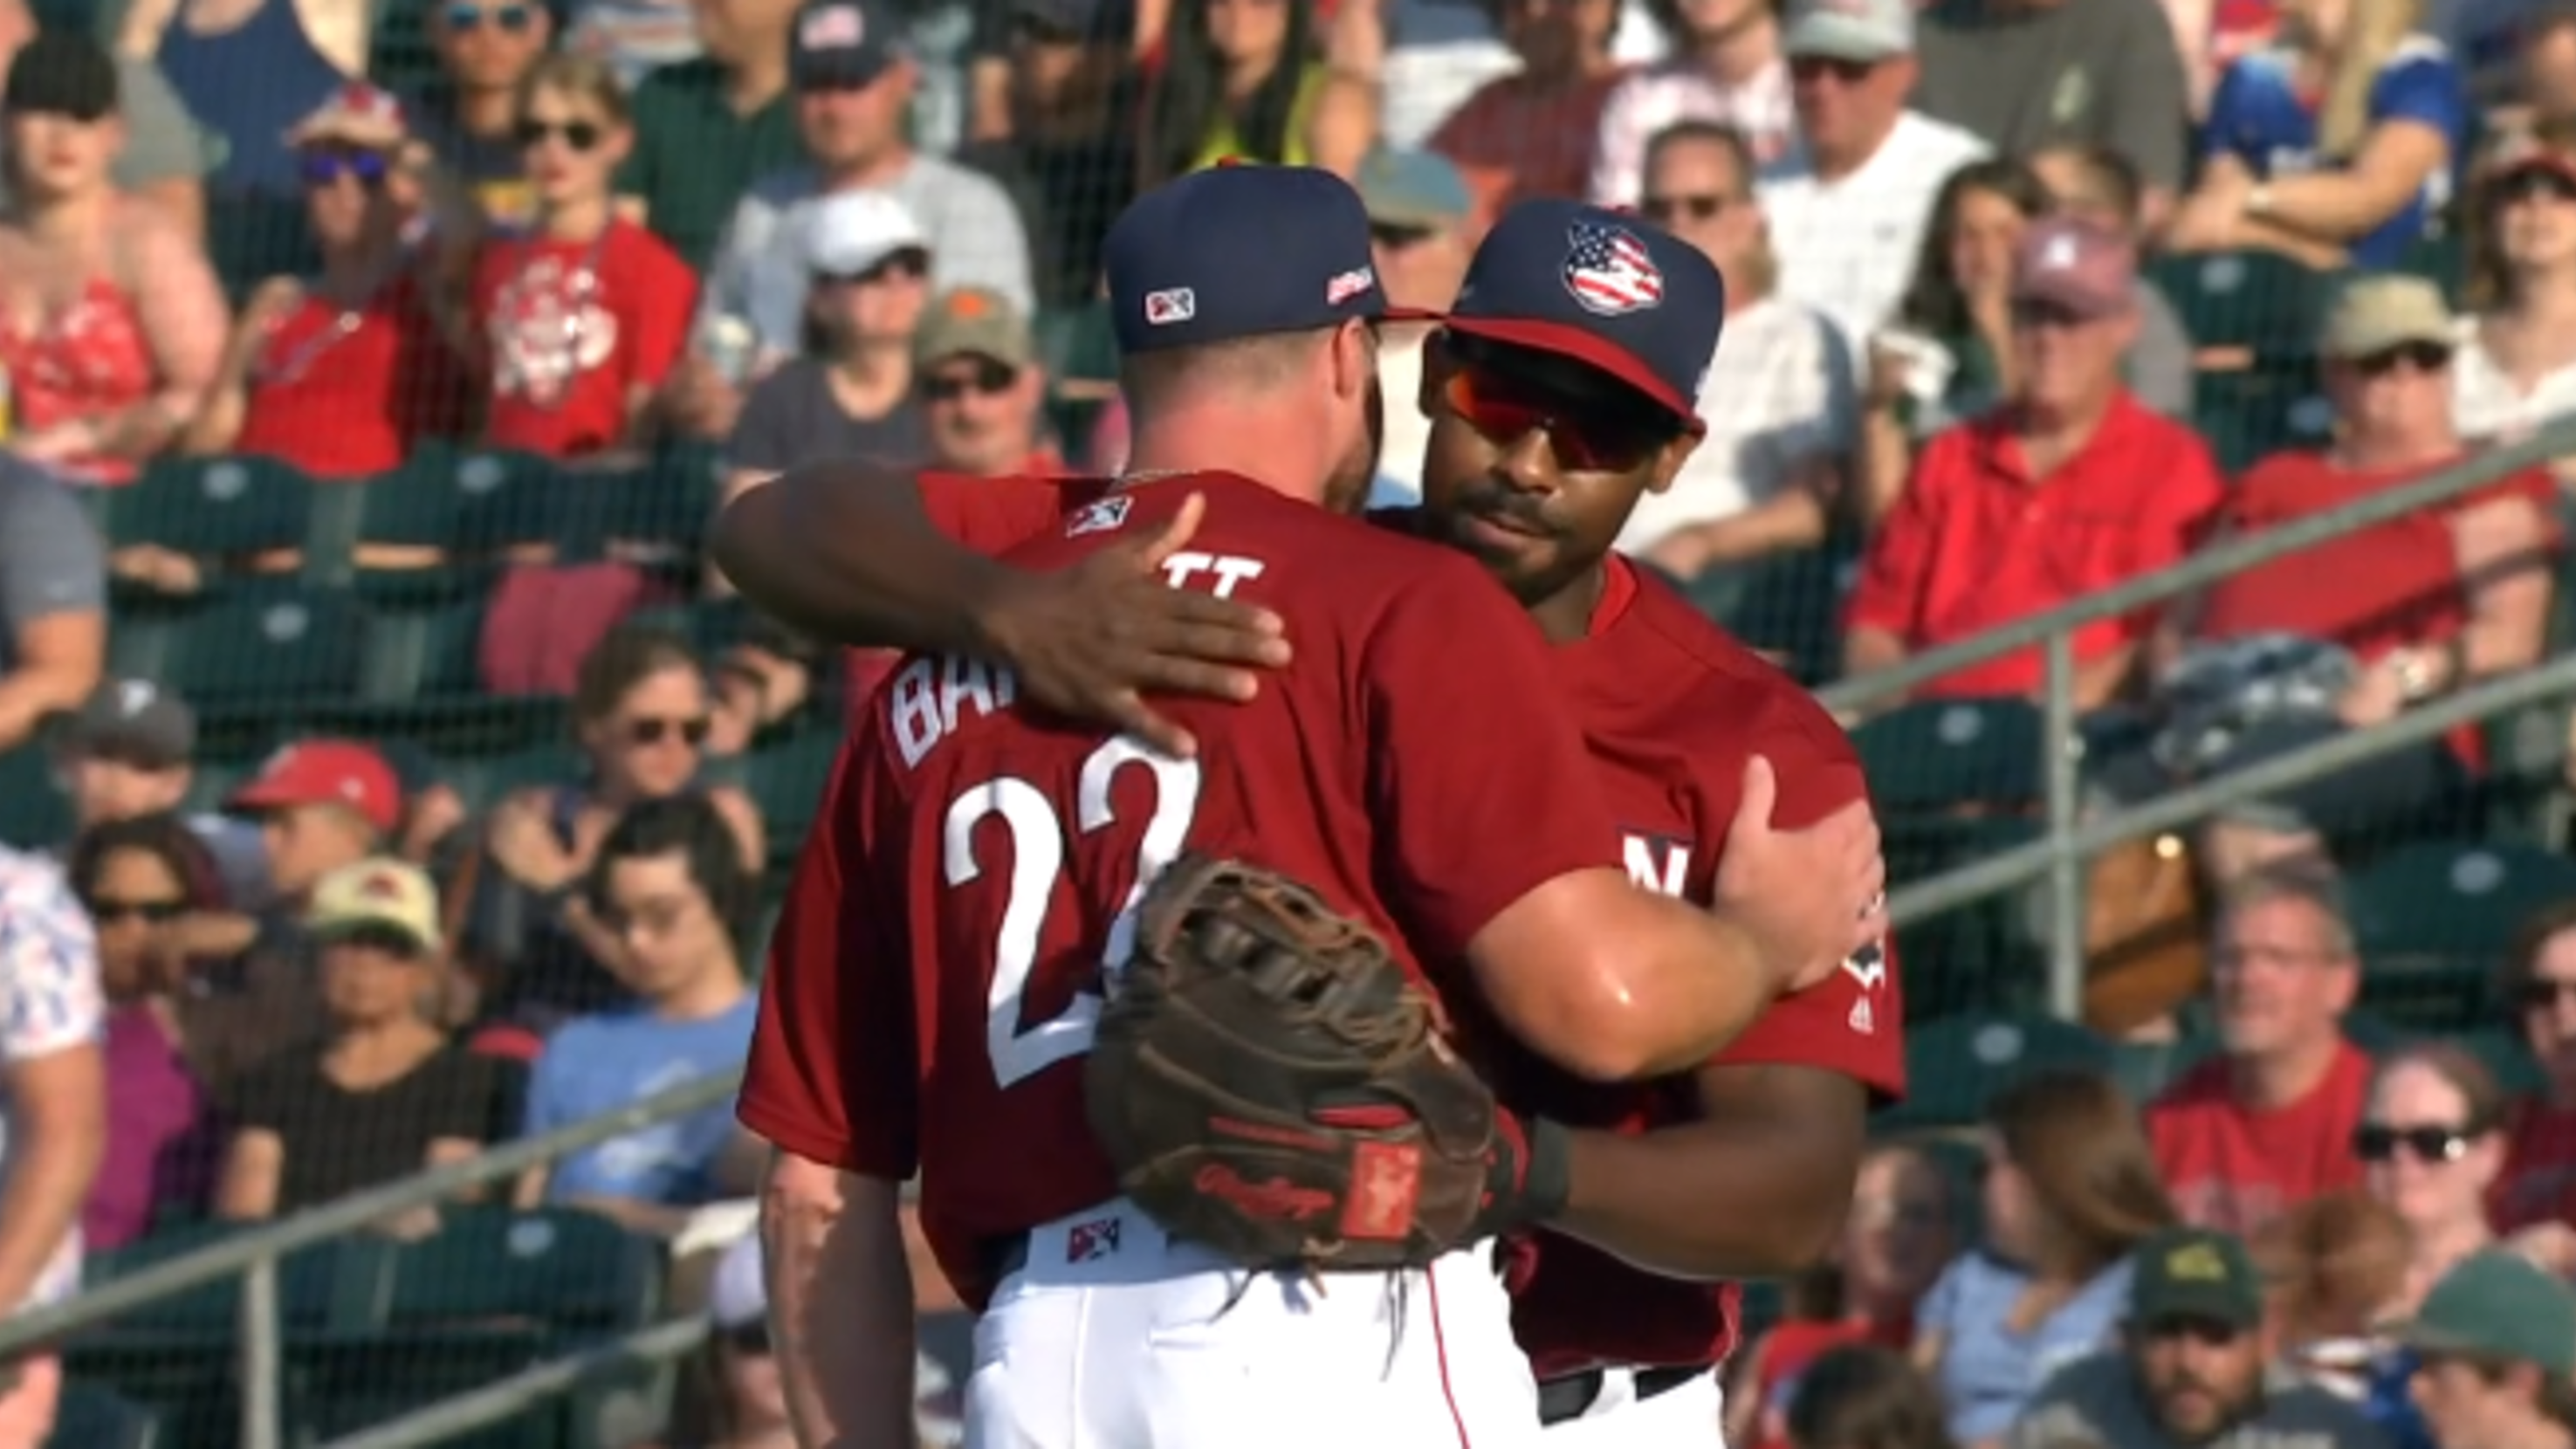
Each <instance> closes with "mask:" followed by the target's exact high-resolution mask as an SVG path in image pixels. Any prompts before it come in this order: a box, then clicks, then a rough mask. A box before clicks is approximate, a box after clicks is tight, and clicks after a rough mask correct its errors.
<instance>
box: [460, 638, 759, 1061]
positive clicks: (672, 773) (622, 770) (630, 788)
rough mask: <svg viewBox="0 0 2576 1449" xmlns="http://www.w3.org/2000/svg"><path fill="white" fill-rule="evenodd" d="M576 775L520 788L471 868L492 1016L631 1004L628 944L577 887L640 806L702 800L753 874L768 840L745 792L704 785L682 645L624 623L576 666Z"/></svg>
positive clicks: (699, 693) (473, 915) (701, 721)
mask: <svg viewBox="0 0 2576 1449" xmlns="http://www.w3.org/2000/svg"><path fill="white" fill-rule="evenodd" d="M572 707H573V725H574V731H575V739H576V741H577V742H578V745H579V748H580V757H581V764H582V769H581V775H580V777H579V778H577V779H573V780H567V781H564V782H561V783H558V784H553V785H540V786H536V787H534V788H531V789H527V790H522V791H519V792H518V793H516V794H514V795H512V796H510V797H509V798H508V799H506V800H504V801H502V802H501V804H500V805H499V806H497V807H496V808H495V809H494V810H493V812H492V820H491V825H490V828H489V830H488V832H487V833H486V835H485V837H484V850H483V852H482V856H481V859H480V862H479V865H478V866H477V868H476V870H477V876H478V877H479V879H476V880H472V881H469V882H468V883H467V884H466V885H465V886H464V887H463V888H464V889H466V890H470V891H471V892H472V893H473V902H472V909H471V910H470V911H469V913H468V916H467V925H466V946H467V949H468V952H469V954H470V955H471V956H472V957H473V958H475V960H476V962H477V964H480V965H487V966H493V967H494V969H496V970H497V963H507V969H508V976H507V979H506V980H502V979H500V978H499V977H498V976H494V977H492V978H491V979H490V981H489V982H488V983H487V984H488V985H489V986H490V988H491V989H490V990H488V991H487V996H486V1007H487V1009H488V1010H490V1011H491V1012H493V1013H495V1014H497V1015H499V1016H502V1017H505V1018H508V1019H511V1020H514V1021H516V1022H518V1023H519V1024H521V1025H527V1026H530V1027H532V1028H534V1029H537V1030H544V1029H546V1028H548V1027H550V1026H551V1025H552V1024H553V1023H554V1022H556V1021H558V1020H560V1019H561V1018H563V1017H565V1016H569V1015H575V1014H579V1013H582V1012H589V1011H597V1010H599V1009H601V1008H602V1007H604V1006H608V1005H610V1004H613V1003H616V1002H620V1001H623V1000H625V999H626V989H625V988H624V987H623V986H621V985H619V984H618V981H617V979H616V977H615V976H613V975H612V974H610V972H609V971H608V970H607V969H606V968H605V966H604V964H603V963H605V962H609V961H613V960H614V959H615V958H616V956H617V953H618V951H619V950H620V949H621V947H620V944H619V941H618V938H617V937H616V936H615V935H614V934H612V933H610V932H608V931H606V930H604V929H602V928H601V927H600V926H599V924H598V923H597V922H596V921H595V920H593V919H592V917H591V915H590V912H589V910H588V909H587V907H586V906H584V905H583V904H582V901H581V897H580V891H579V889H578V887H579V885H580V883H581V880H582V877H583V876H584V875H585V874H586V873H588V871H589V870H590V866H591V862H592V860H593V859H594V858H595V857H596V856H597V854H598V851H599V845H600V842H601V841H603V840H605V839H606V838H607V837H608V832H609V830H610V828H611V827H613V826H615V825H616V824H617V822H618V820H619V819H620V818H621V817H623V816H624V815H625V813H626V812H627V811H628V810H629V809H630V808H632V807H634V806H636V805H638V804H641V803H643V802H644V801H647V800H659V799H666V798H669V797H671V796H674V795H682V794H687V793H691V792H697V793H702V794H704V795H706V796H707V798H708V801H709V803H710V804H711V805H713V806H714V807H715V809H716V812H717V813H718V814H719V815H722V816H723V817H724V819H725V823H726V824H727V825H729V826H731V827H732V828H733V831H734V835H735V838H736V841H737V842H738V843H739V844H740V845H741V847H742V859H743V863H744V865H745V866H747V867H749V868H751V869H754V870H757V869H758V868H759V866H760V864H761V862H762V859H763V852H764V851H765V850H766V844H765V842H764V840H763V837H762V832H761V828H760V816H759V812H758V811H756V810H754V809H753V808H752V804H751V801H750V800H749V799H748V798H747V797H746V796H744V795H743V793H742V792H741V791H740V790H737V789H734V788H733V787H731V786H728V785H713V784H710V783H709V782H708V780H707V778H706V766H707V761H708V754H709V749H708V746H709V743H710V739H711V736H712V735H713V733H714V729H715V724H716V714H715V707H714V703H713V700H712V697H711V696H710V694H709V691H708V689H707V677H706V670H705V667H704V666H703V665H702V664H701V662H700V661H699V659H698V656H697V654H696V652H695V651H694V650H692V649H691V648H690V647H689V644H688V641H686V640H684V639H682V638H680V637H678V636H677V635H674V634H670V633H667V632H665V631H663V630H659V629H653V628H648V627H644V626H641V625H633V624H628V625H621V626H619V627H618V628H616V629H613V630H611V631H609V633H608V635H607V637H606V638H604V639H602V640H601V641H600V642H599V645H598V647H596V648H594V649H593V650H591V652H590V654H589V655H588V656H587V657H585V658H584V659H583V660H582V663H581V672H580V676H579V678H578V679H577V680H576V681H575V682H574V686H573V700H572Z"/></svg>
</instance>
